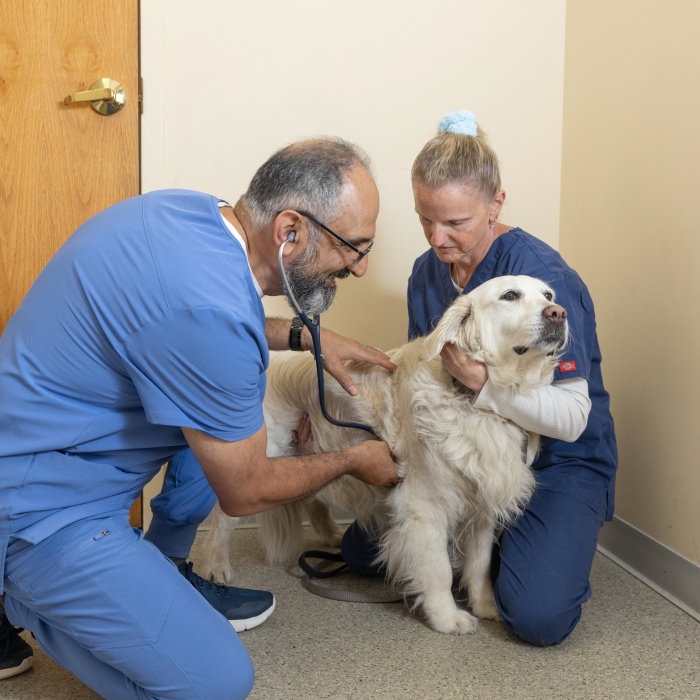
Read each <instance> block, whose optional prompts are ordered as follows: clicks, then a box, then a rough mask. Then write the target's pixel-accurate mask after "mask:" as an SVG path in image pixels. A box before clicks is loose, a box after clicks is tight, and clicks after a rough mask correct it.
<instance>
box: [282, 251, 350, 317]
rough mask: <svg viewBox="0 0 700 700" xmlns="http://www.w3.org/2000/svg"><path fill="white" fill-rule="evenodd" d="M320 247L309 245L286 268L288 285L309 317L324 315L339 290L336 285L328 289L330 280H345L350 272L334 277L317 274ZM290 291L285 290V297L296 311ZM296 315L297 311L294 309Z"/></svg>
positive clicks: (338, 273)
mask: <svg viewBox="0 0 700 700" xmlns="http://www.w3.org/2000/svg"><path fill="white" fill-rule="evenodd" d="M318 253H319V246H318V245H315V246H314V245H313V244H309V246H308V247H307V248H306V250H305V251H304V252H303V253H302V254H301V255H300V256H299V257H298V258H297V259H296V260H294V261H293V262H290V263H289V264H288V265H287V266H285V272H286V273H287V284H288V285H289V291H291V293H292V295H293V296H294V298H295V299H296V300H297V302H298V304H299V306H300V307H301V309H302V311H304V313H306V314H307V315H309V316H317V315H318V314H321V313H323V312H324V311H325V310H326V309H327V308H328V307H329V306H330V305H331V304H332V303H333V300H334V299H335V294H336V292H337V291H338V288H337V287H336V286H335V285H334V286H332V287H327V286H326V282H328V280H329V279H332V278H336V279H345V278H346V277H347V276H348V275H349V274H350V271H349V270H346V269H343V270H340V271H339V272H335V273H333V274H332V275H326V276H324V275H320V274H318V272H316V261H317V260H318ZM289 291H288V290H287V289H285V296H286V297H287V301H288V302H289V305H290V306H291V307H292V309H294V305H293V304H292V301H291V299H290V298H289ZM294 312H295V313H296V309H294Z"/></svg>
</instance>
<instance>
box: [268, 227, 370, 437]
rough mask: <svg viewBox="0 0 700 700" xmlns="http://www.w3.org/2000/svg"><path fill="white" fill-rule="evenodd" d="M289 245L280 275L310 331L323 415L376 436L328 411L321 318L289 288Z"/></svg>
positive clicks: (280, 249) (280, 265)
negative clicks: (286, 267)
mask: <svg viewBox="0 0 700 700" xmlns="http://www.w3.org/2000/svg"><path fill="white" fill-rule="evenodd" d="M287 243H289V239H287V240H286V241H284V242H283V243H282V245H281V246H280V248H279V253H278V255H277V261H278V263H279V268H280V273H281V274H282V280H283V281H284V288H285V290H286V292H287V296H288V297H289V299H290V301H291V302H292V306H293V307H294V310H295V311H296V313H297V315H298V316H299V318H300V319H301V322H302V323H303V324H304V325H305V326H306V327H307V328H308V329H309V333H310V334H311V341H312V343H313V355H314V360H315V362H316V381H317V383H318V400H319V404H320V405H321V413H322V414H323V417H324V418H325V419H326V420H327V421H328V422H329V423H332V424H333V425H337V426H338V427H340V428H356V429H357V430H364V431H365V432H368V433H370V434H371V435H376V433H375V432H374V430H373V429H372V428H371V427H370V426H369V425H364V424H363V423H352V422H347V421H341V420H337V419H335V418H333V417H332V416H331V415H330V414H329V413H328V410H327V409H326V389H325V381H324V378H323V352H322V348H321V316H320V314H319V315H316V316H314V318H313V320H312V319H310V318H309V317H308V315H307V314H306V313H305V312H304V310H303V309H302V308H301V305H300V304H299V302H298V301H297V299H296V297H295V296H294V293H293V292H292V289H291V287H290V286H289V280H288V279H287V273H286V272H285V270H284V265H283V262H282V252H283V251H284V246H285V245H287Z"/></svg>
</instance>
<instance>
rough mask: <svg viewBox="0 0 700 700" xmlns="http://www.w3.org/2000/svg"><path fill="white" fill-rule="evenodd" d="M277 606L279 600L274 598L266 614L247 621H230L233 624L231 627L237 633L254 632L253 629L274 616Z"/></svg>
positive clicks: (263, 613)
mask: <svg viewBox="0 0 700 700" xmlns="http://www.w3.org/2000/svg"><path fill="white" fill-rule="evenodd" d="M275 605H277V600H276V599H275V597H274V596H273V597H272V605H271V606H270V607H269V608H268V609H267V610H265V612H262V613H260V615H257V616H256V617H249V618H248V619H247V620H229V622H230V623H231V626H232V627H233V629H235V630H236V632H245V631H246V630H252V629H253V627H257V626H258V625H261V624H262V623H263V622H265V620H267V618H268V617H270V615H272V611H273V610H274V609H275Z"/></svg>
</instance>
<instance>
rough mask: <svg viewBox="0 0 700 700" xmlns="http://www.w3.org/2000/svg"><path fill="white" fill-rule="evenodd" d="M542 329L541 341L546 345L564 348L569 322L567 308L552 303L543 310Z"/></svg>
mask: <svg viewBox="0 0 700 700" xmlns="http://www.w3.org/2000/svg"><path fill="white" fill-rule="evenodd" d="M542 318H543V323H542V331H541V333H540V338H539V342H540V343H541V344H542V345H545V346H552V345H554V346H555V347H556V348H562V347H564V345H565V344H566V339H567V334H568V330H569V329H568V323H567V321H566V309H564V307H562V306H559V304H550V305H549V306H548V307H546V308H545V309H544V310H543V311H542Z"/></svg>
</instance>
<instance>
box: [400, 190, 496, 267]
mask: <svg viewBox="0 0 700 700" xmlns="http://www.w3.org/2000/svg"><path fill="white" fill-rule="evenodd" d="M413 198H414V201H415V205H416V213H417V214H418V218H419V220H420V223H421V226H422V227H423V233H424V234H425V238H426V239H427V241H428V243H429V244H430V245H431V247H432V248H433V250H434V251H435V253H436V254H437V256H438V258H440V260H441V261H442V262H445V263H458V262H472V263H474V264H476V263H478V262H479V260H480V259H481V258H482V257H483V256H484V255H486V252H487V251H488V249H489V248H490V247H491V243H492V242H493V229H492V228H491V223H492V222H495V221H496V218H497V217H498V213H499V212H500V210H501V207H502V206H503V202H504V200H505V193H504V192H503V191H502V190H501V191H499V192H498V193H497V194H496V196H495V197H494V198H493V199H488V198H487V197H485V196H484V195H483V193H481V192H479V191H478V190H477V189H476V188H474V187H472V186H471V185H468V184H459V183H452V184H447V185H442V186H441V187H427V186H426V185H422V184H419V183H414V185H413ZM474 258H479V260H475V259H474Z"/></svg>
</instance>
